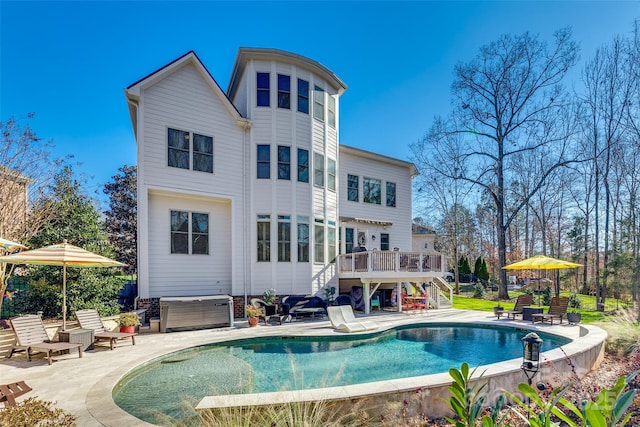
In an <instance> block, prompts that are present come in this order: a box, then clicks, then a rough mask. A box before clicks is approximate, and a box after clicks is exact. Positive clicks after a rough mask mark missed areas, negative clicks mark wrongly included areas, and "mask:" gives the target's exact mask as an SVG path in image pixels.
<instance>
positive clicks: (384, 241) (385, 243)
mask: <svg viewBox="0 0 640 427" xmlns="http://www.w3.org/2000/svg"><path fill="white" fill-rule="evenodd" d="M380 250H381V251H388V250H389V233H380Z"/></svg>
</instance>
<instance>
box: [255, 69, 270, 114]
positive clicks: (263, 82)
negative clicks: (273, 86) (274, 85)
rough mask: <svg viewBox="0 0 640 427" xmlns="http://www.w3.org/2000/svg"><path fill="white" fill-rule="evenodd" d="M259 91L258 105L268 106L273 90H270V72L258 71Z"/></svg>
mask: <svg viewBox="0 0 640 427" xmlns="http://www.w3.org/2000/svg"><path fill="white" fill-rule="evenodd" d="M256 80H257V85H256V87H257V93H256V98H257V100H258V104H257V105H258V107H268V106H269V98H270V96H271V92H270V90H269V73H257V74H256Z"/></svg>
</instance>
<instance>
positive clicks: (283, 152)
mask: <svg viewBox="0 0 640 427" xmlns="http://www.w3.org/2000/svg"><path fill="white" fill-rule="evenodd" d="M278 179H285V180H291V147H285V146H282V145H278Z"/></svg>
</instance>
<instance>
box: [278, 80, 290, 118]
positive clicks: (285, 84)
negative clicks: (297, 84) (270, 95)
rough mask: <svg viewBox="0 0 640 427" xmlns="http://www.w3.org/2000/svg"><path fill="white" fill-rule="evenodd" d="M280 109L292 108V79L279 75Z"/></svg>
mask: <svg viewBox="0 0 640 427" xmlns="http://www.w3.org/2000/svg"><path fill="white" fill-rule="evenodd" d="M278 108H286V109H287V110H288V109H290V108H291V77H289V76H286V75H284V74H278Z"/></svg>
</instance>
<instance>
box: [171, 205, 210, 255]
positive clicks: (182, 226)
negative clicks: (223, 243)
mask: <svg viewBox="0 0 640 427" xmlns="http://www.w3.org/2000/svg"><path fill="white" fill-rule="evenodd" d="M189 219H191V221H189ZM189 236H191V238H189ZM171 253H172V254H189V253H191V254H204V255H207V254H208V253H209V214H205V213H195V212H192V213H191V216H190V215H189V212H183V211H171Z"/></svg>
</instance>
